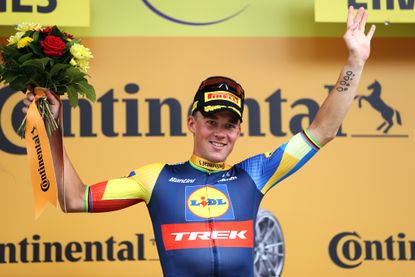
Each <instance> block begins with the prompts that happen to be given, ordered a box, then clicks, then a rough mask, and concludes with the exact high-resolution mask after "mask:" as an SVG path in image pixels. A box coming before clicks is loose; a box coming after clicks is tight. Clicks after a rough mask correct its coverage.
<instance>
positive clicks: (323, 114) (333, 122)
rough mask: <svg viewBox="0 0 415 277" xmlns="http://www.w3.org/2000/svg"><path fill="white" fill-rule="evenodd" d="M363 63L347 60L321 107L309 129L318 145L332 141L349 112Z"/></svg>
mask: <svg viewBox="0 0 415 277" xmlns="http://www.w3.org/2000/svg"><path fill="white" fill-rule="evenodd" d="M363 67H364V62H362V61H354V60H352V59H349V60H348V62H347V63H346V65H345V66H344V67H343V70H342V72H341V73H340V76H339V79H338V80H337V83H336V85H335V86H334V87H333V89H332V91H331V92H330V93H329V95H328V97H327V98H326V99H325V101H324V102H323V104H322V105H321V107H320V109H319V111H318V112H317V115H316V117H315V119H314V120H313V122H312V123H311V125H310V127H309V128H308V130H309V132H310V134H311V135H312V137H313V138H315V139H316V140H317V141H318V142H320V144H322V145H324V144H326V143H328V142H329V141H330V140H332V139H333V138H334V137H335V136H336V134H337V131H338V130H339V128H340V125H341V124H342V122H343V120H344V118H345V116H346V114H347V111H348V110H349V108H350V106H351V104H352V102H353V99H354V97H355V95H356V91H357V89H358V86H359V82H360V78H361V75H362V71H363Z"/></svg>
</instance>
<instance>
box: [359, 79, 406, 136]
mask: <svg viewBox="0 0 415 277" xmlns="http://www.w3.org/2000/svg"><path fill="white" fill-rule="evenodd" d="M367 88H368V89H369V90H372V93H371V94H370V95H369V96H364V95H356V96H355V97H354V99H357V100H358V103H359V108H362V100H366V101H367V102H368V103H369V104H370V106H372V108H374V109H375V110H376V111H378V112H379V113H380V115H381V116H382V118H383V120H384V121H383V122H382V124H380V126H379V127H377V128H376V130H378V131H380V130H382V128H383V127H385V125H386V128H385V129H384V130H383V133H384V134H387V133H388V132H389V129H390V128H391V127H392V126H393V125H394V121H393V118H394V116H396V123H398V124H399V125H402V120H401V115H400V113H399V111H397V110H395V109H393V108H391V107H390V106H388V105H387V104H386V103H385V102H383V100H382V98H381V96H380V94H381V92H382V86H381V84H380V83H379V82H378V81H375V82H374V83H373V84H371V85H370V86H368V87H367Z"/></svg>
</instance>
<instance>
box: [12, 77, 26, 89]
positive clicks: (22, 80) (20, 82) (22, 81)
mask: <svg viewBox="0 0 415 277" xmlns="http://www.w3.org/2000/svg"><path fill="white" fill-rule="evenodd" d="M26 82H27V78H26V77H24V76H23V77H21V76H20V77H18V78H16V79H15V80H14V81H13V82H10V87H11V88H12V89H14V90H15V91H26V87H27V86H26Z"/></svg>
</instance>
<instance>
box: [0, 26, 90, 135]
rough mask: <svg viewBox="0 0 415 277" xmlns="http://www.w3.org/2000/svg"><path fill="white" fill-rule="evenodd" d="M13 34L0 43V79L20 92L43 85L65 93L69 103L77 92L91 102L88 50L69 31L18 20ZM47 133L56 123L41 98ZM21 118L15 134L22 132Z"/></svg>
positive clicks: (74, 101)
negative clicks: (1, 61)
mask: <svg viewBox="0 0 415 277" xmlns="http://www.w3.org/2000/svg"><path fill="white" fill-rule="evenodd" d="M16 30H17V33H16V34H14V35H12V36H11V37H10V38H9V39H8V44H7V45H2V46H0V52H1V55H2V59H3V64H1V65H0V81H4V82H5V83H6V84H9V85H10V87H11V88H12V89H14V90H16V91H23V92H24V93H25V92H26V91H27V90H28V89H29V90H31V89H33V88H34V87H43V88H46V89H49V90H51V91H53V92H55V93H56V94H58V95H63V94H65V93H67V95H68V98H69V101H70V103H71V106H73V107H75V106H77V105H78V94H81V95H82V96H86V97H87V98H88V99H90V100H91V101H95V98H96V97H95V90H94V88H93V87H92V86H91V85H90V84H89V83H88V80H87V79H86V78H85V77H86V76H87V70H88V69H89V60H90V59H91V58H92V54H91V51H90V50H89V49H88V48H86V47H85V46H83V45H82V44H81V43H80V40H78V39H76V38H74V37H73V36H72V35H71V34H68V33H66V32H62V31H61V30H60V29H59V28H58V27H57V26H53V27H52V26H46V27H44V26H41V25H39V24H34V23H22V24H19V25H18V26H17V27H16ZM36 104H37V106H38V110H39V112H40V113H41V116H42V118H43V119H44V120H45V121H46V128H47V129H48V131H49V133H50V132H51V131H53V130H54V129H56V122H54V120H53V116H52V114H51V112H50V109H49V106H48V103H47V101H46V98H45V97H41V99H39V100H38V101H36ZM24 125H25V121H24V122H23V123H22V125H21V126H20V128H19V130H18V133H20V134H21V135H22V136H23V135H24Z"/></svg>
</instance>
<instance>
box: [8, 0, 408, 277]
mask: <svg viewBox="0 0 415 277" xmlns="http://www.w3.org/2000/svg"><path fill="white" fill-rule="evenodd" d="M118 2H119V3H116V4H115V3H114V2H113V1H109V0H105V1H103V0H100V1H98V0H94V1H91V15H90V16H91V18H90V19H91V27H90V28H67V30H68V31H70V32H72V33H74V34H75V35H78V34H80V35H81V36H83V44H85V45H87V46H88V47H90V48H91V50H92V51H93V54H94V57H95V58H94V59H93V61H92V64H91V70H90V71H89V73H90V75H91V78H90V81H91V83H92V84H93V85H94V86H95V89H96V92H97V98H100V97H103V96H105V97H104V98H105V99H108V98H107V97H110V96H111V94H113V98H114V99H113V100H112V101H113V107H114V115H113V118H114V125H113V127H111V126H109V125H107V127H106V128H112V129H113V131H114V133H117V134H115V135H114V136H108V135H106V134H105V132H104V131H103V127H102V125H103V124H111V122H108V121H105V122H104V123H103V121H102V116H103V114H105V115H106V116H107V118H108V116H110V115H109V113H108V111H106V110H104V111H103V110H102V106H103V105H102V101H101V102H97V103H95V104H93V105H92V122H93V124H92V130H93V132H94V133H96V136H94V137H86V136H81V132H80V123H79V120H80V117H79V110H73V111H72V117H71V122H72V128H71V132H72V133H73V135H74V136H72V137H66V138H65V140H64V142H65V146H66V148H67V151H68V153H69V155H70V157H71V159H72V162H73V163H74V165H75V167H76V168H77V169H78V172H79V174H80V176H81V177H82V179H83V180H84V182H85V183H87V184H93V183H96V182H99V181H101V180H106V179H109V178H114V177H118V176H123V175H125V174H128V172H129V171H130V170H131V169H134V168H136V167H139V166H141V165H145V164H148V163H152V162H155V161H160V162H166V163H176V162H181V161H185V160H187V159H188V158H189V157H190V155H191V150H192V137H191V136H190V135H189V134H188V133H187V130H186V128H185V118H186V114H187V110H188V108H189V106H190V104H191V100H192V97H193V94H194V92H195V90H196V89H197V87H198V85H199V83H200V81H202V80H203V79H204V78H206V77H207V76H210V75H227V76H230V77H233V78H235V79H236V80H238V81H239V82H240V83H241V84H242V85H243V87H244V88H245V90H246V92H247V97H248V98H251V99H253V100H255V101H257V102H258V104H259V108H260V114H261V125H260V129H261V132H262V133H264V136H252V134H249V130H248V125H249V120H247V118H248V117H245V122H244V123H243V127H242V128H243V132H244V136H243V137H242V138H241V139H240V140H239V141H238V142H237V145H236V146H235V149H234V153H233V154H232V155H231V156H230V158H229V160H228V162H230V163H234V162H238V161H240V160H241V159H244V158H246V157H249V156H251V155H254V154H257V153H261V152H265V151H272V150H273V149H274V148H276V147H278V146H279V145H280V144H281V143H283V142H284V141H286V140H288V139H289V137H290V136H291V135H292V132H291V130H290V123H292V122H293V121H295V120H296V118H297V117H298V116H299V115H300V114H305V117H304V120H303V121H302V126H303V127H304V128H305V127H307V126H308V124H309V120H308V117H307V114H309V112H310V111H309V106H307V105H313V103H314V102H315V103H321V102H322V100H323V99H324V97H325V96H326V95H327V93H328V90H327V89H326V88H325V86H328V85H332V84H334V83H335V82H336V80H337V77H338V74H339V72H340V70H341V67H342V66H343V64H344V62H345V60H346V58H347V53H346V50H345V47H344V45H343V42H342V39H341V37H342V35H343V31H344V24H317V23H314V22H313V18H312V15H313V3H312V1H305V0H304V1H289V3H287V2H288V1H286V2H284V3H282V1H279V2H278V3H274V2H275V1H262V0H261V1H256V2H255V3H254V2H249V1H233V2H229V3H224V6H223V7H224V8H223V9H219V6H220V3H219V2H218V1H213V2H211V3H210V4H208V3H204V4H203V5H205V6H206V7H205V6H203V8H205V9H207V11H209V12H206V13H201V12H200V10H199V9H198V8H197V6H195V4H193V6H192V4H191V2H189V1H183V3H182V4H177V3H176V4H177V5H176V6H175V7H174V8H173V6H172V5H173V4H171V5H168V4H163V3H162V2H161V1H158V2H157V1H154V2H152V3H156V4H157V5H158V7H160V8H161V9H163V10H164V11H165V12H166V13H170V14H172V15H174V16H176V17H177V18H183V19H186V20H194V21H198V22H201V21H212V20H217V19H218V18H223V17H224V16H225V15H227V14H232V13H233V12H234V11H237V10H239V9H240V8H241V7H244V6H245V5H249V6H248V7H247V8H246V10H245V11H244V12H242V13H241V14H240V15H238V16H236V17H234V18H233V19H231V20H228V21H226V22H223V23H220V24H214V25H208V26H190V25H180V24H177V23H173V22H171V21H168V20H166V19H163V18H161V17H159V16H157V15H156V14H154V13H152V12H151V11H150V10H149V9H148V8H147V7H146V6H145V5H144V2H142V1H118ZM163 5H165V6H163ZM192 9H193V10H192ZM218 10H220V11H221V12H222V13H223V14H220V13H219V14H218V12H217V11H218ZM189 11H197V12H193V13H190V12H189ZM265 11H266V12H265ZM218 15H220V16H221V17H217V16H218ZM71 16H73V15H71ZM414 28H415V27H414V25H413V24H406V25H393V24H392V26H388V27H385V26H382V25H380V26H379V32H378V33H377V34H376V35H375V38H374V40H373V47H372V48H373V51H372V56H371V58H370V60H369V62H368V63H367V66H366V68H365V71H364V74H363V78H362V81H361V86H360V87H359V90H358V94H361V95H369V94H370V93H371V90H370V89H368V86H369V85H371V84H373V83H374V82H375V81H378V83H379V84H380V85H381V87H382V94H381V98H382V100H383V101H384V102H385V103H386V104H387V105H388V106H390V107H391V108H392V109H393V110H395V111H399V113H400V116H401V118H402V125H398V124H395V125H393V126H392V128H391V129H390V131H389V132H388V134H387V135H385V136H383V135H382V132H379V131H377V130H376V128H377V127H378V126H379V125H380V124H381V123H382V122H383V119H382V117H381V114H380V113H379V112H378V111H376V110H374V109H373V108H372V107H371V106H370V105H369V103H367V102H364V101H363V107H362V108H361V109H359V108H358V103H357V101H356V102H355V103H353V106H352V108H351V110H350V112H349V114H348V117H347V119H346V120H345V122H344V124H343V127H342V133H343V134H345V135H344V136H342V137H339V138H337V139H336V140H334V141H333V142H331V143H330V144H329V145H327V146H326V147H324V148H323V149H322V151H320V153H319V154H318V155H317V156H316V157H315V158H314V159H313V160H312V161H310V162H309V164H307V165H306V166H305V167H304V168H303V169H302V170H300V171H299V172H297V173H296V174H294V175H293V176H291V177H290V178H288V179H287V180H285V181H284V182H282V183H281V184H279V185H278V186H277V187H276V188H274V189H273V190H272V191H271V192H270V193H269V194H268V195H267V196H266V197H265V199H264V201H263V203H262V205H261V207H262V208H264V209H267V210H270V211H271V212H272V213H274V214H275V215H276V217H277V218H278V220H279V222H280V224H281V226H282V230H283V232H284V236H285V247H286V251H285V255H286V262H285V266H284V271H283V276H385V277H386V276H400V277H401V276H405V277H406V276H408V277H409V276H413V275H414V274H415V269H414V268H415V267H414V266H415V250H414V249H412V253H411V241H415V231H414V230H415V221H414V219H413V214H414V212H415V208H414V204H413V198H414V195H415V188H414V186H413V183H414V182H413V176H412V175H413V174H412V173H413V171H414V169H415V168H414V164H415V158H414V153H415V152H414V150H415V141H414V135H415V133H414V127H415V111H414V109H413V105H414V103H415V94H414V88H413V77H414V73H415V52H414V51H413V49H415V38H414V37H415V31H414V30H415V29H414ZM12 33H13V30H12V29H11V28H10V27H0V35H1V36H2V37H3V38H7V37H8V36H9V35H11V34H12ZM3 42H4V40H3ZM128 84H135V85H138V86H139V91H138V92H137V93H132V94H131V93H127V92H126V89H125V87H126V85H128ZM278 90H280V95H281V97H282V99H284V100H283V102H281V114H280V115H278V114H272V115H270V107H269V103H268V102H267V99H268V98H269V97H270V96H272V95H274V94H275V93H276V91H278ZM2 91H4V90H2ZM2 91H0V93H1V92H2ZM22 98H23V95H22V94H21V93H15V94H13V95H12V96H10V97H9V98H8V99H6V100H5V101H3V102H2V103H1V106H0V116H1V118H0V128H1V132H2V133H3V134H4V136H5V137H6V138H7V139H8V140H9V141H11V142H12V143H13V144H14V145H17V146H20V147H24V141H23V140H21V139H20V138H19V137H18V136H17V135H16V134H15V132H14V130H13V127H12V123H11V114H12V112H13V109H14V108H15V106H16V105H17V104H18V103H19V101H21V100H22ZM167 98H174V99H176V100H177V101H178V102H179V103H180V106H181V119H180V118H170V117H169V110H168V108H167V107H163V109H162V114H161V118H162V124H161V130H162V132H163V133H164V135H163V136H149V135H146V134H147V133H149V120H150V118H149V117H150V116H149V100H150V99H159V100H160V101H163V100H165V99H167ZM126 100H130V101H133V100H134V101H138V102H137V103H138V126H139V127H138V130H139V132H140V133H141V134H142V135H141V136H130V137H128V136H124V135H123V134H124V133H125V132H126V124H127V123H126V121H127V120H126ZM248 115H249V111H248V113H246V116H248ZM270 116H273V120H276V121H278V120H280V121H281V129H282V131H283V132H284V133H286V134H285V135H283V136H275V135H273V133H272V132H271V128H270ZM129 120H131V118H130V119H129ZM153 120H154V118H153ZM176 120H181V122H182V132H184V133H186V135H185V136H173V135H171V134H170V128H169V124H170V121H176ZM273 122H274V121H273ZM394 122H395V123H396V117H394ZM108 126H109V127H108ZM362 135H363V137H362ZM0 147H1V152H0V184H1V188H2V190H3V192H2V193H0V209H1V212H0V215H1V229H0V246H1V245H2V244H3V245H4V244H7V243H13V244H15V245H16V247H18V243H19V242H21V241H22V240H23V239H25V238H27V241H28V242H33V236H34V235H36V234H37V235H39V236H40V239H39V240H38V243H40V244H42V243H44V242H59V243H61V244H62V245H66V244H68V243H69V242H79V243H81V244H82V243H83V242H85V241H100V242H102V243H104V242H105V241H106V240H107V239H108V238H110V237H114V240H116V241H117V242H121V241H131V243H133V244H135V243H136V234H144V256H145V258H146V260H145V261H137V260H134V261H102V262H88V261H84V258H85V256H84V254H82V253H81V254H79V255H75V256H77V257H81V259H80V261H78V262H70V261H68V260H66V259H65V258H63V259H64V260H65V261H64V262H51V263H44V262H42V263H23V262H21V261H19V262H18V263H0V275H1V276H55V275H57V274H59V275H60V276H75V274H76V275H77V276H87V275H100V276H114V275H117V276H161V268H160V265H159V262H158V260H157V252H156V247H155V246H154V245H153V244H152V240H151V239H152V238H153V234H152V227H151V222H150V219H149V216H148V213H147V210H146V207H145V205H144V204H138V205H136V206H133V207H131V208H128V209H125V210H121V211H117V212H113V213H106V214H63V213H62V212H60V210H57V209H53V208H51V207H50V208H48V209H47V210H46V212H45V213H44V214H43V215H42V216H41V217H40V218H39V219H38V220H37V221H34V214H33V205H34V203H33V198H32V192H31V184H30V174H29V170H28V161H27V159H26V156H25V155H16V154H11V153H9V152H8V150H7V149H5V147H4V145H3V146H0ZM342 232H357V233H358V234H359V235H360V237H361V241H360V243H362V245H363V242H362V241H364V240H365V241H374V240H377V241H380V242H382V243H383V246H382V248H383V249H382V250H383V257H384V260H381V261H378V260H362V259H363V258H360V259H358V261H362V264H361V265H360V266H358V267H356V268H354V269H344V268H341V267H339V266H337V265H336V264H335V263H334V262H333V261H332V259H331V257H330V254H329V251H328V247H329V243H330V241H331V240H332V239H333V237H334V236H336V235H337V234H339V233H342ZM399 233H404V234H405V235H406V238H405V239H399V238H398V234H399ZM390 236H392V237H393V240H394V241H395V243H394V244H393V249H394V253H395V258H396V260H387V249H386V245H385V243H384V241H385V240H386V239H387V238H388V237H390ZM397 241H403V242H405V243H406V257H407V258H408V259H410V258H411V254H412V257H413V259H412V260H409V261H400V260H397V258H398V257H399V249H398V243H397ZM413 245H415V242H412V246H413ZM0 250H1V247H0ZM134 251H135V252H136V251H137V249H135V250H134ZM363 251H364V249H363ZM3 253H4V252H3ZM3 253H2V252H0V255H2V254H3ZM5 253H6V258H5V259H6V260H7V259H8V252H7V251H6V252H5ZM352 253H353V251H352ZM364 254H365V253H364V252H363V257H364ZM17 256H18V255H17ZM0 258H1V257H0ZM343 259H344V257H343ZM353 264H356V263H355V262H354V263H353Z"/></svg>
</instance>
